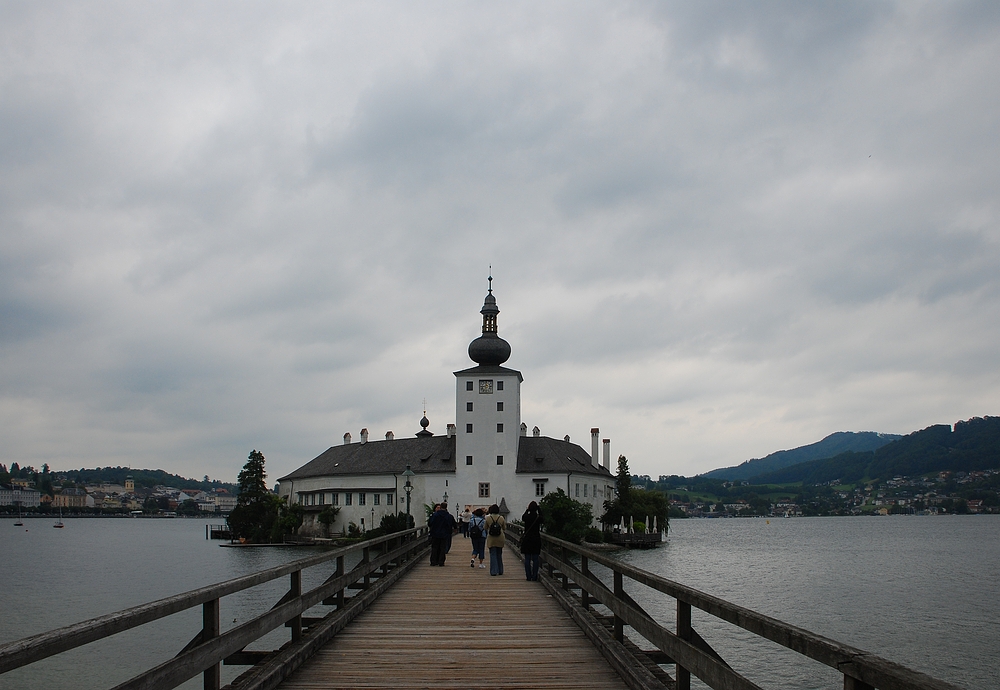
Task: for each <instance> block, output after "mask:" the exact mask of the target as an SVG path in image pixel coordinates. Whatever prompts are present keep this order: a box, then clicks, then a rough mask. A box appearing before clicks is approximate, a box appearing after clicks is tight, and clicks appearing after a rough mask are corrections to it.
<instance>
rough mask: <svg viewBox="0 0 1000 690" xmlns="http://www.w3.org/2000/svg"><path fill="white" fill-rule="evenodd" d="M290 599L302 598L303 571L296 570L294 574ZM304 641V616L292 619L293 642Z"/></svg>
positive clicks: (289, 592)
mask: <svg viewBox="0 0 1000 690" xmlns="http://www.w3.org/2000/svg"><path fill="white" fill-rule="evenodd" d="M288 594H289V595H290V598H297V597H300V596H302V571H301V570H296V571H294V572H293V573H292V583H291V587H290V588H289V590H288ZM301 639H302V614H299V615H298V616H296V617H295V618H293V619H292V642H298V641H299V640H301Z"/></svg>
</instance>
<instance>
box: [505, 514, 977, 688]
mask: <svg viewBox="0 0 1000 690" xmlns="http://www.w3.org/2000/svg"><path fill="white" fill-rule="evenodd" d="M520 535H521V530H520V528H519V527H518V526H517V525H509V526H508V536H511V537H513V539H514V542H515V544H516V543H518V542H519V539H520ZM542 554H543V559H544V560H545V562H546V563H547V566H548V567H549V568H554V569H556V570H557V571H558V574H559V576H560V577H561V578H562V579H563V589H566V588H567V585H568V582H570V581H571V582H573V583H574V584H576V585H577V586H578V587H579V588H580V589H581V596H580V601H582V602H588V601H589V600H592V599H593V600H597V601H598V602H600V603H601V604H603V605H604V606H606V607H607V608H608V609H610V610H611V612H612V613H613V614H614V616H615V620H616V621H618V620H621V621H623V622H624V623H625V624H627V625H629V626H631V627H632V628H633V629H634V630H635V631H636V632H638V633H639V634H640V635H642V636H643V637H645V638H646V639H647V640H648V641H649V642H650V643H652V644H653V645H655V646H656V647H657V649H659V650H660V651H661V652H663V653H664V654H666V655H667V656H669V657H670V658H671V659H673V660H674V661H675V662H676V664H677V667H678V669H679V670H680V671H689V672H691V673H693V674H694V675H696V676H698V677H699V678H701V679H702V680H703V681H704V682H705V683H706V684H708V685H709V686H710V687H712V688H719V689H720V690H731V689H735V688H743V689H745V690H752V689H753V688H756V687H757V686H756V685H754V684H753V683H752V682H750V681H749V680H747V679H746V678H743V677H742V676H740V675H739V674H738V673H736V672H735V671H733V670H732V669H730V668H729V667H728V665H727V664H726V663H725V662H724V661H722V660H721V657H719V656H718V654H716V653H715V652H714V650H712V649H711V648H710V647H709V646H708V645H707V643H705V642H704V640H702V639H701V638H700V636H698V634H697V632H695V631H694V630H693V629H691V628H690V627H689V625H688V626H687V627H686V629H684V630H676V631H675V632H671V631H669V630H667V629H666V628H665V627H664V626H662V625H660V624H659V623H657V622H656V621H654V620H653V619H652V618H651V617H650V616H649V614H647V613H646V612H645V611H644V610H642V608H641V607H640V606H639V605H638V604H637V603H636V602H635V601H634V600H632V598H631V597H629V596H628V595H627V594H625V593H624V590H622V592H621V594H617V593H616V592H615V591H613V590H612V589H610V588H609V587H608V586H607V585H606V584H604V582H602V581H601V580H599V579H598V578H597V577H596V576H594V575H593V574H592V573H591V572H590V570H591V568H592V566H593V565H594V564H595V563H598V564H600V565H603V566H604V567H606V568H608V569H609V570H610V571H612V573H614V575H615V579H616V581H617V580H618V578H623V577H624V578H628V579H630V580H632V581H634V582H637V583H639V584H642V585H645V586H647V587H649V588H651V589H653V590H656V591H658V592H661V593H663V594H666V595H668V596H670V597H672V598H674V599H675V600H676V601H677V602H678V613H679V614H680V613H681V611H680V608H681V607H682V606H694V607H696V608H699V609H701V610H702V611H705V612H706V613H709V614H711V615H712V616H715V617H717V618H719V619H721V620H724V621H726V622H728V623H731V624H733V625H736V626H738V627H740V628H743V629H744V630H747V631H749V632H751V633H753V634H755V635H758V636H759V637H763V638H765V639H768V640H771V641H772V642H776V643H778V644H779V645H782V646H783V647H786V648H788V649H790V650H792V651H794V652H797V653H799V654H802V655H803V656H806V657H809V658H810V659H813V660H815V661H818V662H820V663H823V664H826V665H827V666H830V667H831V668H834V669H836V670H837V671H839V672H840V673H842V674H844V677H845V687H854V688H858V689H859V690H864V689H866V688H871V689H876V688H877V689H878V690H961V688H959V687H958V686H956V685H953V684H951V683H947V682H945V681H942V680H938V679H936V678H933V677H931V676H928V675H926V674H924V673H921V672H919V671H914V670H912V669H909V668H906V667H905V666H902V665H900V664H896V663H894V662H891V661H888V660H886V659H883V658H881V657H879V656H877V655H875V654H872V653H870V652H867V651H865V650H863V649H858V648H857V647H852V646H850V645H846V644H843V643H841V642H838V641H836V640H833V639H830V638H828V637H823V636H822V635H817V634H816V633H813V632H811V631H809V630H806V629H804V628H800V627H797V626H794V625H791V624H789V623H785V622H784V621H780V620H778V619H776V618H773V617H771V616H766V615H764V614H761V613H758V612H756V611H753V610H751V609H748V608H746V607H743V606H739V605H737V604H732V603H730V602H728V601H726V600H724V599H720V598H719V597H715V596H712V595H710V594H706V593H705V592H702V591H700V590H697V589H694V588H693V587H689V586H687V585H684V584H681V583H679V582H675V581H673V580H668V579H666V578H664V577H661V576H659V575H655V574H653V573H650V572H647V571H645V570H642V569H640V568H636V567H635V566H632V565H629V564H626V563H622V562H621V561H619V560H617V559H615V558H613V557H610V556H608V555H607V554H604V553H601V552H598V551H595V550H593V549H588V548H586V547H583V546H580V545H578V544H573V543H571V542H568V541H564V540H562V539H557V538H555V537H553V536H551V535H548V534H544V533H543V534H542ZM570 554H572V555H575V556H578V557H580V558H581V562H582V563H586V569H587V572H584V571H583V570H581V569H579V568H577V567H576V566H575V565H574V564H573V563H571V562H570V560H569V558H568V556H569V555H570ZM616 589H617V588H616ZM687 615H688V618H689V617H690V614H687ZM679 618H680V616H679ZM616 637H617V635H616ZM678 675H681V674H680V673H679V674H678Z"/></svg>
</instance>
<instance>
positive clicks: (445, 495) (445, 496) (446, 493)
mask: <svg viewBox="0 0 1000 690" xmlns="http://www.w3.org/2000/svg"><path fill="white" fill-rule="evenodd" d="M441 502H442V503H444V504H445V505H448V492H447V491H445V492H444V496H442V497H441Z"/></svg>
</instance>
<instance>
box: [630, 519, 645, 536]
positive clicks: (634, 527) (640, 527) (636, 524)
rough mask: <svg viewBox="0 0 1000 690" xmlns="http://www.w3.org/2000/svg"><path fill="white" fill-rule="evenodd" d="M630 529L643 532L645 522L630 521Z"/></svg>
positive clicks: (637, 532)
mask: <svg viewBox="0 0 1000 690" xmlns="http://www.w3.org/2000/svg"><path fill="white" fill-rule="evenodd" d="M632 531H633V532H635V533H636V534H645V533H646V523H645V522H639V521H638V520H636V521H635V522H633V523H632Z"/></svg>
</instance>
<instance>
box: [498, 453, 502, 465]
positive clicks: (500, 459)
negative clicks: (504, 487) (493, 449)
mask: <svg viewBox="0 0 1000 690" xmlns="http://www.w3.org/2000/svg"><path fill="white" fill-rule="evenodd" d="M497 464H498V465H502V464H503V456H502V455H498V456H497Z"/></svg>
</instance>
